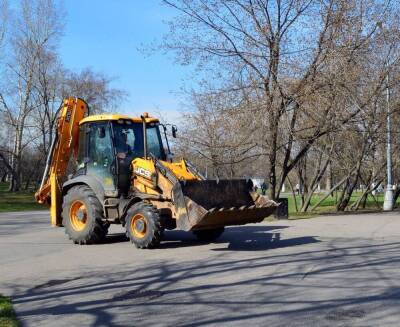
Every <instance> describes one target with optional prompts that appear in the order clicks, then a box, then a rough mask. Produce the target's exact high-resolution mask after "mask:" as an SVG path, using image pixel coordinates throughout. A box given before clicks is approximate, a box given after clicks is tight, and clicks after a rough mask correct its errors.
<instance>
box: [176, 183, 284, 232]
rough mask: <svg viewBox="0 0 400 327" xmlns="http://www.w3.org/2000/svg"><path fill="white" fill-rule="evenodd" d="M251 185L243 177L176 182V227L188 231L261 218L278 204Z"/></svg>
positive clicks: (269, 213)
mask: <svg viewBox="0 0 400 327" xmlns="http://www.w3.org/2000/svg"><path fill="white" fill-rule="evenodd" d="M251 186H252V183H251V181H246V180H220V181H218V182H217V181H215V180H203V181H186V182H181V181H180V182H178V183H176V184H175V185H174V187H173V189H172V192H173V201H174V204H175V207H176V209H177V212H178V219H177V227H178V228H179V229H182V230H186V231H189V230H199V229H213V228H218V227H223V226H229V225H244V224H249V223H258V222H261V221H262V220H263V219H264V218H265V217H268V216H269V215H271V214H273V213H274V212H275V210H276V208H277V207H278V204H277V203H276V202H274V201H271V200H268V199H267V198H266V197H265V196H262V195H259V194H255V193H254V192H251Z"/></svg>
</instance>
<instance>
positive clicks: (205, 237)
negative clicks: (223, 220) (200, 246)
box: [193, 227, 225, 242]
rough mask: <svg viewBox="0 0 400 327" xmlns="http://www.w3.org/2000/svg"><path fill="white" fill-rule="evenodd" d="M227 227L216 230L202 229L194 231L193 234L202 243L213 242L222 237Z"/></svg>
mask: <svg viewBox="0 0 400 327" xmlns="http://www.w3.org/2000/svg"><path fill="white" fill-rule="evenodd" d="M224 230H225V227H220V228H215V229H200V230H195V231H193V234H194V235H195V236H196V237H197V239H198V240H199V241H202V242H212V241H215V240H216V239H217V238H218V237H220V236H221V235H222V233H223V232H224Z"/></svg>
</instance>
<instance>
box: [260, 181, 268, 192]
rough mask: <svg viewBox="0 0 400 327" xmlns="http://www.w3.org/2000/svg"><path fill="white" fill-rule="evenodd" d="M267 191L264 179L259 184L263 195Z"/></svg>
mask: <svg viewBox="0 0 400 327" xmlns="http://www.w3.org/2000/svg"><path fill="white" fill-rule="evenodd" d="M266 192H267V184H266V183H265V181H264V182H263V183H262V184H261V194H262V195H265V193H266Z"/></svg>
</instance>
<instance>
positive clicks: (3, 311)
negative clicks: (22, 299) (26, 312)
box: [0, 295, 18, 327]
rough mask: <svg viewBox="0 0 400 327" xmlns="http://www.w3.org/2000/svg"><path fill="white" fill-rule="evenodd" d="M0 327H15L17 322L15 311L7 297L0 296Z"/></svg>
mask: <svg viewBox="0 0 400 327" xmlns="http://www.w3.org/2000/svg"><path fill="white" fill-rule="evenodd" d="M0 326H1V327H16V326H18V321H17V318H16V316H15V311H14V309H13V307H12V304H11V301H10V299H9V298H8V297H5V296H2V295H0Z"/></svg>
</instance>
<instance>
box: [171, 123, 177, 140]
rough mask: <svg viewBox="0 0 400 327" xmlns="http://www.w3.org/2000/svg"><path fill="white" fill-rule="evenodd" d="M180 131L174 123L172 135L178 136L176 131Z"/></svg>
mask: <svg viewBox="0 0 400 327" xmlns="http://www.w3.org/2000/svg"><path fill="white" fill-rule="evenodd" d="M177 131H178V129H177V128H176V126H175V125H172V137H173V138H176V132H177Z"/></svg>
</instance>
